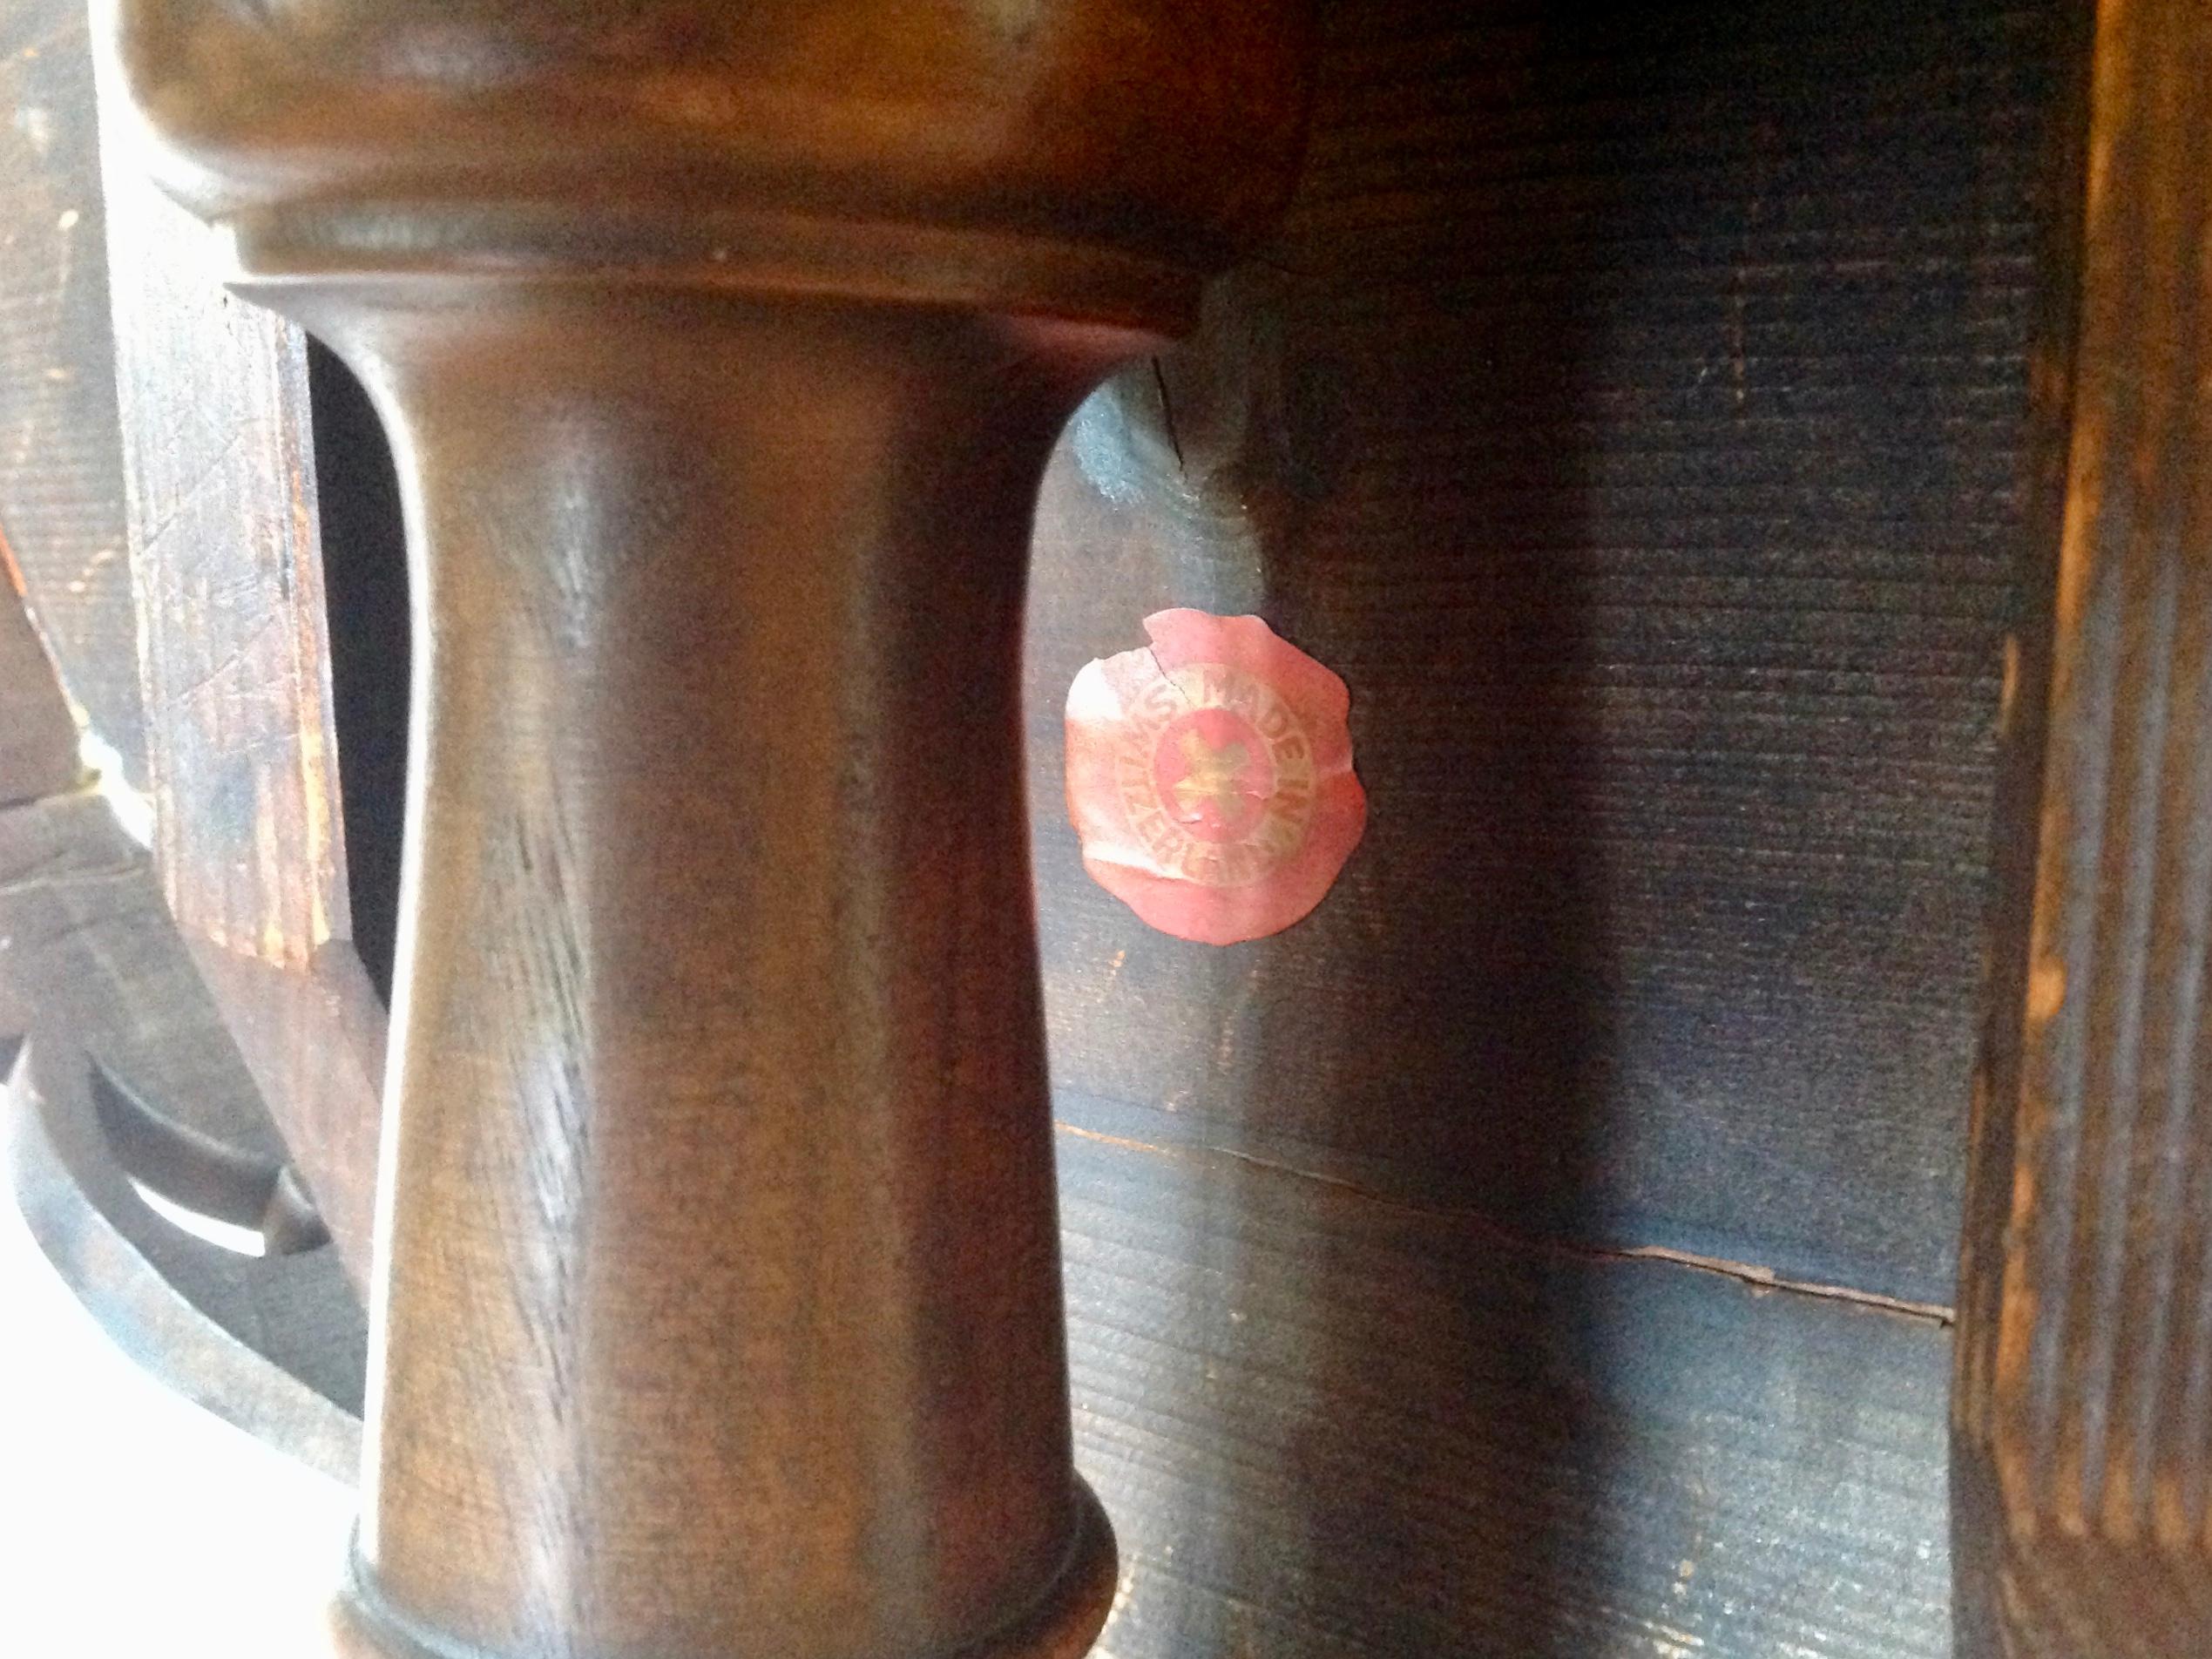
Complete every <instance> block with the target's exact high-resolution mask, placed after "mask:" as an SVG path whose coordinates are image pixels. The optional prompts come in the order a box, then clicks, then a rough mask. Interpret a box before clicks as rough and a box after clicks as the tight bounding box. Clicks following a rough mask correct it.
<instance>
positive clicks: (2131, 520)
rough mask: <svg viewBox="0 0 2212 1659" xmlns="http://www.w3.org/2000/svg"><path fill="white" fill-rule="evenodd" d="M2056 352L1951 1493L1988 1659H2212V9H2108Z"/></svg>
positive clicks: (1975, 1154) (1971, 1215) (2015, 674)
mask: <svg viewBox="0 0 2212 1659" xmlns="http://www.w3.org/2000/svg"><path fill="white" fill-rule="evenodd" d="M2095 24H2096V37H2095V46H2094V53H2093V54H2092V72H2091V75H2090V77H2089V85H2088V86H2087V88H2086V89H2085V91H2086V97H2085V98H2084V100H2083V102H2084V105H2085V107H2086V124H2085V126H2084V128H2083V130H2084V132H2085V133H2086V141H2085V143H2084V144H2083V145H2082V146H2080V149H2079V150H2077V151H2076V152H2075V153H2074V154H2073V157H2072V158H2071V161H2072V164H2073V166H2072V168H2071V175H2072V176H2071V179H2070V182H2071V185H2072V193H2071V198H2070V199H2071V200H2073V201H2075V202H2077V203H2078V207H2077V209H2076V211H2075V213H2073V214H2070V215H2069V223H2068V225H2067V227H2066V228H2067V231H2068V232H2069V233H2070V236H2071V240H2072V241H2073V246H2072V247H2069V248H2068V249H2067V250H2066V252H2065V254H2064V255H2063V256H2062V258H2061V260H2060V262H2059V267H2058V269H2057V272H2056V275H2057V277H2058V279H2059V280H2058V281H2055V282H2054V283H2053V290H2054V293H2053V308H2052V309H2053V315H2052V316H2051V317H2050V319H2049V321H2048V322H2047V324H2046V328H2045V330H2044V333H2045V342H2044V346H2043V349H2042V350H2041V352H2040V355H2039V357H2038V360H2037V362H2036V365H2035V367H2036V386H2037V392H2038V397H2039V401H2040V404H2041V407H2042V410H2043V413H2044V416H2045V424H2046V428H2047V429H2048V437H2049V442H2048V444H2047V446H2046V456H2045V467H2044V474H2045V476H2044V477H2043V478H2042V479H2041V481H2040V483H2041V488H2042V494H2043V497H2044V499H2045V503H2046V509H2047V510H2048V511H2049V517H2050V519H2051V523H2052V531H2053V533H2052V535H2051V542H2052V545H2053V547H2054V549H2055V553H2056V557H2055V559H2054V560H2053V561H2051V562H2050V563H2049V564H2048V565H2046V568H2045V569H2044V570H2043V571H2042V572H2040V585H2041V591H2040V593H2039V594H2038V595H2037V601H2038V602H2037V603H2036V604H2034V605H2033V606H2032V607H2031V615H2030V625H2029V626H2027V627H2026V628H2024V629H2023V630H2022V632H2021V633H2020V635H2019V637H2017V638H2016V639H2015V640H2014V641H2013V643H2012V672H2011V673H2009V674H2008V675H2007V693H2006V706H2005V714H2004V721H2005V738H2006V748H2007V751H2008V765H2007V775H2006V780H2005V783H2004V788H2003V791H2002V793H2001V795H2000V797H1999V844H1998V857H1997V877H1998V883H1997V886H1998V891H1997V895H1996V902H1995V916H1996V920H1997V925H1996V928H1995V931H1994V938H1993V949H1992V958H1991V969H1990V976H1989V977H1990V985H1991V991H1990V995H1989V999H1988V1011H1989V1012H1988V1019H1987V1023H1986V1026H1985V1033H1984V1039H1983V1046H1982V1058H1981V1065H1980V1069H1979V1074H1978V1076H1977V1079H1976V1086H1975V1133H1974V1137H1973V1148H1972V1161H1971V1166H1970V1170H1969V1183H1968V1191H1967V1204H1966V1210H1967V1214H1966V1226H1965V1249H1964V1253H1963V1256H1962V1261H1961V1267H1960V1275H1959V1325H1958V1350H1957V1373H1956V1377H1955V1379H1954V1385H1953V1389H1952V1483H1951V1490H1952V1519H1953V1551H1952V1554H1953V1559H1954V1561H1955V1564H1956V1571H1957V1610H1958V1637H1959V1651H1960V1653H1961V1655H1962V1656H1965V1659H2073V1656H2088V1655H2098V1656H2109V1659H2179V1656H2182V1655H2185V1654H2201V1653H2206V1652H2212V1019H2208V1014H2212V980H2208V978H2207V975H2206V967H2207V963H2206V946H2207V939H2208V936H2212V464H2208V461H2207V455H2208V452H2212V451H2209V450H2208V446H2209V445H2212V360H2208V346H2209V345H2212V194H2208V193H2207V191H2206V188H2205V179H2204V170H2203V166H2202V151H2203V145H2204V135H2205V132H2206V131H2207V130H2208V127H2212V13H2208V11H2207V10H2206V9H2205V8H2204V6H2203V5H2202V3H2201V0H2131V3H2127V4H2120V3H2114V0H2106V3H2103V4H2101V5H2100V6H2099V7H2098V8H2097V15H2096V18H2095Z"/></svg>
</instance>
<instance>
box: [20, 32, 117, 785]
mask: <svg viewBox="0 0 2212 1659" xmlns="http://www.w3.org/2000/svg"><path fill="white" fill-rule="evenodd" d="M0 116H4V119H0V542H4V543H5V544H6V545H7V546H8V548H9V549H10V551H11V552H12V557H13V560H14V563H15V565H16V568H17V572H18V573H19V577H20V586H22V588H23V590H24V593H26V594H27V596H28V598H29V601H30V607H31V610H32V613H33V615H34V616H35V617H36V619H37V625H38V627H39V629H40V632H41V633H42V635H43V636H44V640H45V642H46V645H47V647H48V649H49V650H50V651H51V653H52V654H53V657H54V660H55V662H56V664H57V667H58V668H59V670H60V673H61V676H62V679H63V681H64V684H65V685H66V686H67V687H68V691H69V694H70V696H71V698H72V699H73V700H74V701H75V702H76V703H77V705H78V708H80V709H82V710H83V711H84V715H85V722H86V724H87V725H89V726H90V728H91V730H92V731H93V732H94V733H95V734H97V735H98V737H99V738H100V739H101V740H102V741H105V743H107V744H108V745H109V746H111V747H112V748H113V749H114V750H115V751H116V752H117V754H118V756H119V757H120V761H121V764H122V767H123V770H124V774H125V778H126V779H127V780H128V781H129V782H130V783H131V784H132V785H133V786H134V787H138V788H143V787H144V786H145V748H144V745H143V742H142V741H141V737H140V731H139V728H140V722H141V715H140V708H139V666H138V629H137V625H136V621H135V619H134V617H133V614H132V600H131V576H130V564H129V560H128V559H127V558H126V556H125V538H124V522H123V463H122V452H121V437H120V434H119V432H118V428H117V422H116V407H115V376H114V372H113V368H112V358H111V348H110V342H109V333H108V296H107V257H106V249H105V246H104V245H103V242H102V238H101V234H100V224H101V196H100V177H99V152H98V131H97V124H96V120H95V117H94V112H93V101H92V68H91V50H90V41H89V38H88V36H87V32H86V29H85V7H84V5H83V3H82V0H11V3H10V4H9V5H8V6H7V7H5V8H4V9H0ZM5 562H6V559H5V557H4V556H0V564H4V563H5ZM4 729H5V728H4V727H3V726H0V731H3V730H4ZM0 741H5V740H4V738H0Z"/></svg>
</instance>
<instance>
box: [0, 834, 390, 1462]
mask: <svg viewBox="0 0 2212 1659" xmlns="http://www.w3.org/2000/svg"><path fill="white" fill-rule="evenodd" d="M0 1001H4V1002H5V1003H8V1004H10V1005H12V1006H13V1007H14V1009H15V1011H16V1021H15V1023H16V1024H17V1031H16V1032H15V1033H12V1034H14V1035H17V1036H21V1037H25V1038H27V1039H29V1059H28V1060H25V1061H24V1075H23V1076H22V1077H21V1078H19V1079H18V1083H19V1085H20V1088H19V1092H18V1094H17V1098H16V1100H15V1101H14V1102H13V1103H12V1105H11V1107H10V1110H11V1113H14V1114H20V1115H19V1116H18V1117H17V1119H16V1121H12V1122H11V1123H10V1124H9V1125H8V1126H7V1127H8V1134H7V1140H8V1141H9V1143H10V1144H9V1157H8V1162H9V1165H10V1174H11V1177H12V1184H13V1188H14V1193H15V1196H16V1198H17V1202H19V1203H20V1204H21V1206H22V1208H23V1209H24V1215H25V1217H26V1219H27V1220H28V1221H29V1222H30V1227H31V1230H32V1231H33V1233H34V1234H35V1235H36V1236H37V1238H38V1240H39V1243H40V1244H41V1246H42V1247H43V1248H44V1249H45V1251H46V1252H47V1254H48V1256H50V1257H51V1259H52V1260H53V1262H54V1263H55V1264H56V1266H57V1268H58V1269H59V1270H61V1272H62V1275H63V1276H64V1278H65V1279H66V1280H67V1281H68V1282H69V1283H70V1284H71V1287H72V1288H73V1289H75V1290H77V1292H78V1295H79V1296H80V1297H82V1298H83V1299H84V1301H85V1303H86V1305H87V1307H88V1308H90V1309H91V1310H92V1312H93V1313H94V1315H95V1316H96V1317H98V1319H99V1320H100V1322H101V1323H102V1324H103V1325H105V1327H106V1328H107V1330H108V1331H109V1334H110V1335H111V1336H112V1337H114V1338H115V1340H117V1341H118V1343H120V1344H122V1345H123V1346H124V1347H125V1348H126V1349H127V1350H129V1351H132V1352H133V1353H134V1354H136V1355H138V1356H139V1358H140V1359H141V1363H143V1364H145V1365H146V1366H147V1367H148V1368H149V1369H150V1370H152V1371H154V1372H155V1373H156V1374H157V1375H159V1376H161V1377H163V1378H165V1379H166V1380H167V1381H168V1382H169V1383H170V1384H171V1385H172V1386H173V1387H175V1388H178V1389H179V1391H181V1392H185V1393H186V1394H187V1395H188V1396H190V1397H192V1398H197V1399H199V1400H200V1401H202V1402H203V1403H204V1404H206V1405H208V1406H209V1407H210V1408H211V1409H213V1410H214V1411H216V1412H219V1413H220V1414H222V1415H226V1416H228V1417H230V1418H232V1419H233V1420H235V1421H239V1422H240V1423H242V1424H243V1425H245V1426H247V1427H248V1428H251V1429H254V1430H257V1431H260V1432H264V1433H267V1434H268V1436H269V1438H271V1439H274V1440H275V1441H276V1442H278V1443H280V1444H283V1445H287V1446H288V1448H289V1449H292V1450H294V1452H295V1453H300V1452H304V1453H305V1454H306V1455H308V1456H310V1457H312V1458H313V1459H315V1461H316V1462H317V1464H318V1466H322V1467H325V1468H326V1469H328V1468H331V1467H332V1466H334V1457H335V1450H337V1449H342V1447H343V1446H346V1445H347V1444H348V1443H349V1442H350V1441H351V1439H353V1436H352V1433H351V1432H350V1431H348V1429H347V1428H346V1426H345V1420H344V1419H345V1415H346V1414H347V1413H348V1412H351V1413H355V1414H357V1413H358V1412H359V1411H360V1408H361V1390H362V1354H363V1346H364V1341H365V1331H364V1327H363V1319H362V1308H361V1304H360V1303H359V1302H358V1300H357V1299H355V1297H353V1296H352V1294H351V1292H350V1291H349V1290H348V1287H347V1285H346V1283H345V1280H344V1277H343V1276H342V1273H341V1271H340V1269H339V1267H338V1264H337V1263H336V1260H335V1252H333V1251H332V1250H331V1249H329V1248H328V1231H327V1230H326V1229H324V1228H323V1227H322V1226H321V1222H320V1220H319V1219H318V1218H317V1217H316V1216H315V1215H314V1213H313V1212H312V1210H311V1209H308V1207H307V1206H306V1205H305V1203H304V1202H302V1201H301V1199H300V1197H299V1196H298V1189H297V1186H296V1183H295V1182H294V1180H293V1179H292V1177H291V1176H290V1175H289V1174H288V1173H287V1155H286V1152H285V1148H284V1146H283V1143H282V1142H281V1140H280V1139H279V1138H278V1135H277V1133H276V1130H275V1127H274V1125H273V1124H272V1123H271V1122H270V1121H269V1117H268V1114H267V1112H266V1111H265V1110H264V1109H263V1107H262V1106H261V1103H260V1099H259V1098H258V1096H257V1095H256V1094H255V1091H254V1087H253V1084H252V1082H251V1080H249V1079H248V1077H247V1074H246V1073H245V1070H244V1068H243V1067H242V1066H241V1065H240V1060H239V1057H238V1053H237V1050H236V1048H235V1047H234V1046H233V1044H232V1042H231V1040H230V1038H229V1037H228V1035H227V1033H225V1032H224V1030H223V1027H222V1024H221V1021H220V1018H219V1017H218V1014H217V1012H216V1009H215V1007H214V1006H213V1003H212V1002H211V1001H210V1000H209V999H208V996H207V993H206V990H205V988H204V987H203V986H202V985H201V984H200V980H199V978H198V976H197V974H196V973H195V972H194V970H193V965H192V961H191V958H189V956H188V955H187V954H186V951H185V950H184V948H183V946H182V945H181V942H180V941H179V938H178V935H177V931H176V928H175V926H174V924H173V923H172V921H171V920H170V918H169V917H168V915H167V913H166V910H165V909H164V906H163V904H162V899H161V894H160V889H159V884H157V883H156V881H155V879H154V875H153V870H152V865H151V863H150V862H149V860H148V858H147V857H146V854H145V850H144V849H142V848H140V847H139V846H138V845H137V844H135V843H132V841H131V840H129V839H128V837H126V836H125V835H124V834H123V832H122V830H120V829H119V828H118V826H117V824H116V823H115V821H114V818H113V816H112V815H111V813H110V812H109V809H108V807H107V803H106V802H104V801H102V800H101V799H99V798H98V796H92V795H91V794H89V793H78V794H74V795H71V796H64V797H59V798H52V799H48V800H44V801H40V802H33V803H30V804H28V805H24V806H18V807H15V808H12V809H6V810H0ZM9 1034H10V1033H5V1032H0V1037H4V1036H7V1035H9ZM149 1193H152V1194H153V1195H157V1197H158V1199H159V1201H166V1202H167V1203H168V1204H169V1205H171V1206H172V1207H174V1208H175V1209H181V1210H183V1211H186V1212H191V1213H193V1214H194V1215H199V1216H202V1217H207V1218H212V1219H213V1220H214V1221H217V1222H222V1223H224V1224H226V1225H227V1227H229V1228H231V1229H235V1236H242V1235H244V1234H247V1233H251V1234H254V1235H256V1236H258V1237H259V1238H260V1243H261V1253H260V1255H258V1256H248V1255H244V1254H240V1253H237V1252H236V1251H233V1250H232V1249H224V1248H221V1247H220V1246H218V1245H216V1244H214V1243H208V1242H206V1241H205V1240H204V1239H202V1238H200V1237H198V1236H194V1235H193V1234H192V1233H191V1232H189V1231H188V1230H186V1229H185V1228H184V1227H182V1226H180V1225H179V1223H178V1222H176V1221H174V1220H173V1219H172V1217H171V1216H170V1215H167V1214H165V1213H163V1212H162V1211H161V1210H159V1209H157V1208H156V1207H155V1203H156V1200H155V1199H149V1198H148V1197H147V1196H146V1195H147V1194H149Z"/></svg>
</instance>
